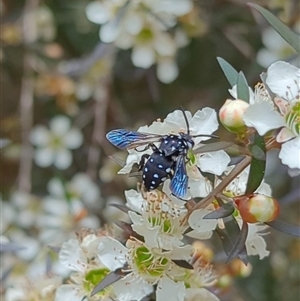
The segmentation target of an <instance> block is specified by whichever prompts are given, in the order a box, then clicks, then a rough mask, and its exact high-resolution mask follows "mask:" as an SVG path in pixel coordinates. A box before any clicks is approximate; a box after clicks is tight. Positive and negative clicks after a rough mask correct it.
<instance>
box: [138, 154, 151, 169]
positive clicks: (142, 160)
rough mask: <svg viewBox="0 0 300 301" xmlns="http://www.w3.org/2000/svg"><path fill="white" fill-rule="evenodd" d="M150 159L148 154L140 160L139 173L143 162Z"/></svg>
mask: <svg viewBox="0 0 300 301" xmlns="http://www.w3.org/2000/svg"><path fill="white" fill-rule="evenodd" d="M149 157H150V155H149V154H144V155H143V156H142V158H141V161H140V163H139V171H140V170H142V169H143V167H144V165H145V162H146V160H147V159H148V158H149Z"/></svg>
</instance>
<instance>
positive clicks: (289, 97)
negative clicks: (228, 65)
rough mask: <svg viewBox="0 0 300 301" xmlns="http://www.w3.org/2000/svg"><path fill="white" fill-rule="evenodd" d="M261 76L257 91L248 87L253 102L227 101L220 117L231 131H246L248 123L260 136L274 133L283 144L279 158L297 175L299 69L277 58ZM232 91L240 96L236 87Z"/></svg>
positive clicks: (299, 161)
mask: <svg viewBox="0 0 300 301" xmlns="http://www.w3.org/2000/svg"><path fill="white" fill-rule="evenodd" d="M262 78H263V81H264V84H261V83H259V84H257V85H256V87H255V91H254V92H253V91H252V90H251V88H249V92H250V93H249V94H250V103H249V104H248V103H246V102H245V101H243V100H234V101H230V100H229V101H227V102H226V103H225V105H224V106H223V108H222V109H221V111H220V120H221V122H222V123H223V125H224V126H225V127H227V128H228V129H230V130H231V131H242V132H245V130H247V127H248V128H254V129H255V130H256V131H257V132H258V133H259V135H261V136H264V135H266V136H271V134H272V133H273V135H274V136H275V137H276V141H277V142H278V143H279V144H280V153H279V158H280V159H281V161H282V163H283V164H284V165H287V166H288V167H289V173H290V175H292V176H297V175H299V174H300V69H299V68H297V67H295V66H293V65H291V64H289V63H286V62H283V61H278V62H275V63H273V64H272V65H270V66H269V68H268V69H267V72H266V73H264V74H263V75H262ZM230 93H231V95H232V96H233V97H234V98H237V93H236V88H235V87H234V88H233V89H232V90H230ZM279 129H280V131H278V130H279ZM274 130H276V131H274ZM272 131H273V132H272Z"/></svg>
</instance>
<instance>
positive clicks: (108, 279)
mask: <svg viewBox="0 0 300 301" xmlns="http://www.w3.org/2000/svg"><path fill="white" fill-rule="evenodd" d="M122 276H123V274H122V272H121V269H118V270H116V271H114V272H110V273H109V274H108V275H107V276H105V278H104V279H102V281H100V282H99V283H98V284H97V285H96V286H95V287H94V289H93V290H92V292H91V295H90V296H91V297H93V296H94V295H96V294H97V293H99V292H101V291H102V290H104V289H105V288H106V287H108V286H110V285H111V284H113V283H115V282H117V281H118V280H120V279H121V278H122Z"/></svg>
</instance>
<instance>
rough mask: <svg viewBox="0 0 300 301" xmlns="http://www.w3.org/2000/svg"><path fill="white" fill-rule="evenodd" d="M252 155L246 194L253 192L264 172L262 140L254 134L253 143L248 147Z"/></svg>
mask: <svg viewBox="0 0 300 301" xmlns="http://www.w3.org/2000/svg"><path fill="white" fill-rule="evenodd" d="M249 150H250V152H251V154H252V159H251V165H250V172H249V178H248V182H247V186H246V194H249V193H252V192H254V191H255V190H256V189H257V188H258V187H259V185H260V183H261V181H262V180H263V178H264V175H265V170H266V146H265V141H264V138H263V137H261V136H259V135H258V134H255V136H254V141H253V143H252V144H251V145H250V146H249Z"/></svg>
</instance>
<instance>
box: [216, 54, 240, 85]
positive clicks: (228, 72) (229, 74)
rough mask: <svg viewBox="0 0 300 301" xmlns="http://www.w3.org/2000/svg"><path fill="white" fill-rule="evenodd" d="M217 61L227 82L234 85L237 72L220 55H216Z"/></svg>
mask: <svg viewBox="0 0 300 301" xmlns="http://www.w3.org/2000/svg"><path fill="white" fill-rule="evenodd" d="M217 60H218V63H219V65H220V66H221V68H222V70H223V72H224V74H225V76H226V78H227V80H228V82H229V83H230V85H231V87H233V86H234V85H236V83H237V79H238V75H239V74H238V72H237V71H236V70H235V69H234V68H233V67H232V66H231V65H230V64H229V63H227V62H226V61H225V60H224V59H222V58H221V57H217Z"/></svg>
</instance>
